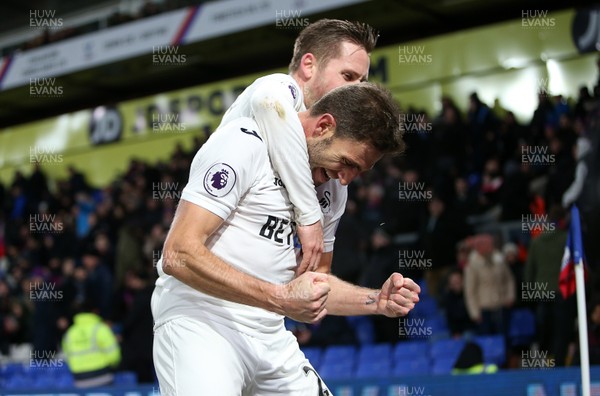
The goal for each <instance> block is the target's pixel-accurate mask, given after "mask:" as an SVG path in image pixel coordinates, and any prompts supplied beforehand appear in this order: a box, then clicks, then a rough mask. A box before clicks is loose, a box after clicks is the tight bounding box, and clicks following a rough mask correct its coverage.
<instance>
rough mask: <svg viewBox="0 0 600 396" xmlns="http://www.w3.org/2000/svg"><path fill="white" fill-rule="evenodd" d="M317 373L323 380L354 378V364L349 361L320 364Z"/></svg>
mask: <svg viewBox="0 0 600 396" xmlns="http://www.w3.org/2000/svg"><path fill="white" fill-rule="evenodd" d="M319 375H320V376H321V377H322V378H323V380H324V381H325V382H327V381H330V380H331V381H335V380H348V379H352V378H354V366H353V365H352V364H350V363H349V362H338V363H331V364H322V365H321V368H320V369H319Z"/></svg>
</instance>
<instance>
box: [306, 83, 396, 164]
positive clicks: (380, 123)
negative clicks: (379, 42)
mask: <svg viewBox="0 0 600 396" xmlns="http://www.w3.org/2000/svg"><path fill="white" fill-rule="evenodd" d="M309 111H310V115H311V116H318V115H321V114H326V113H329V114H331V115H332V116H333V118H335V122H336V129H335V134H334V137H335V138H342V139H350V140H355V141H359V142H366V143H369V144H370V145H371V146H373V147H374V148H375V149H376V150H378V151H379V152H381V153H382V154H389V153H394V154H397V153H401V152H402V151H404V148H405V144H404V141H403V140H402V135H403V131H402V129H401V126H400V109H399V108H398V105H397V104H396V102H395V101H394V98H392V95H391V94H390V92H389V91H388V90H387V89H385V88H383V87H381V86H378V85H376V84H372V83H368V82H363V83H360V84H352V85H346V86H343V87H338V88H335V89H333V90H332V91H330V92H329V93H327V94H325V95H324V96H323V97H322V98H321V99H319V100H318V101H317V102H316V103H315V104H314V105H313V106H312V107H311V108H310V110H309Z"/></svg>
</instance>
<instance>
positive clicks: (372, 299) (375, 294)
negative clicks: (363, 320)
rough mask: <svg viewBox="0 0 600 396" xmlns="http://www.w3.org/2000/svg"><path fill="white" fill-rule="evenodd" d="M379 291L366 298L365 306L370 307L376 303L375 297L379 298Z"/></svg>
mask: <svg viewBox="0 0 600 396" xmlns="http://www.w3.org/2000/svg"><path fill="white" fill-rule="evenodd" d="M379 293H380V292H379V291H377V292H374V293H371V294H369V295H368V296H367V302H366V303H365V304H366V305H371V304H375V303H376V302H377V297H378V296H379Z"/></svg>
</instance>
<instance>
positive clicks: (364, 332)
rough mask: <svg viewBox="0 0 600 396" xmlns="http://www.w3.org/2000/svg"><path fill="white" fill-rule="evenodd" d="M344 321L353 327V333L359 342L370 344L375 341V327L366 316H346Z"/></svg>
mask: <svg viewBox="0 0 600 396" xmlns="http://www.w3.org/2000/svg"><path fill="white" fill-rule="evenodd" d="M346 321H347V322H348V324H350V326H352V328H353V329H354V334H356V338H357V339H358V342H359V343H360V344H372V343H374V342H375V327H374V326H373V321H372V320H371V318H370V317H368V316H348V317H347V318H346Z"/></svg>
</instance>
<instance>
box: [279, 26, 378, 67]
mask: <svg viewBox="0 0 600 396" xmlns="http://www.w3.org/2000/svg"><path fill="white" fill-rule="evenodd" d="M378 37H379V34H377V32H376V31H375V30H374V29H373V28H372V27H371V26H369V25H367V24H366V23H361V22H350V21H342V20H339V19H321V20H318V21H317V22H315V23H311V24H310V25H308V26H307V27H306V28H305V29H304V30H302V32H300V34H299V35H298V37H297V38H296V42H295V43H294V55H293V56H292V61H291V62H290V66H289V70H290V72H292V73H293V72H295V71H296V70H298V68H299V67H300V60H301V59H302V57H303V56H304V54H308V53H311V54H313V55H314V56H315V57H316V58H317V60H318V61H319V64H320V65H325V64H327V62H328V61H329V60H330V59H332V58H336V57H338V56H339V55H340V49H341V43H342V42H351V43H354V44H356V45H360V46H361V47H363V48H364V49H365V51H367V53H371V51H373V48H375V44H377V38H378Z"/></svg>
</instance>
